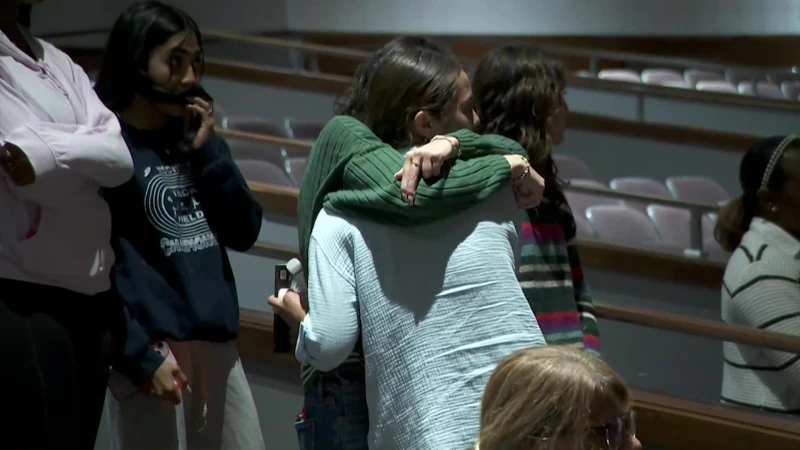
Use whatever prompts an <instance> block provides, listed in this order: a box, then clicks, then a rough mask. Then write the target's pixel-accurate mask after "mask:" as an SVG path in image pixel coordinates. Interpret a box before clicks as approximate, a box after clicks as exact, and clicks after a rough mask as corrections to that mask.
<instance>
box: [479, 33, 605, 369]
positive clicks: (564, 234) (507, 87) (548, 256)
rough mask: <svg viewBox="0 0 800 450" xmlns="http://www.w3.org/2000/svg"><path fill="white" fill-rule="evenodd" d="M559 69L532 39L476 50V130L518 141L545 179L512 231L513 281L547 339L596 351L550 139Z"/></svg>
mask: <svg viewBox="0 0 800 450" xmlns="http://www.w3.org/2000/svg"><path fill="white" fill-rule="evenodd" d="M564 87H565V82H564V69H563V67H562V66H561V65H560V64H558V63H556V62H554V61H548V60H545V59H542V58H541V57H540V56H539V51H538V50H537V49H536V48H533V47H527V46H520V45H509V46H504V47H500V48H498V49H496V50H494V51H492V52H491V53H489V54H488V55H487V56H486V57H484V58H483V59H482V60H481V61H480V62H479V63H478V66H477V68H476V69H475V75H474V76H473V80H472V89H473V92H474V95H475V99H476V103H475V105H476V108H477V111H478V113H479V114H480V116H481V122H480V124H479V125H478V127H477V131H479V132H481V133H497V134H502V135H503V136H506V137H508V138H510V139H514V140H515V141H517V142H519V143H520V144H521V145H522V146H523V147H524V148H525V150H526V152H527V154H528V158H529V159H530V162H531V165H532V166H533V168H534V169H535V170H536V171H537V172H538V173H539V174H541V175H542V176H543V177H544V179H545V183H546V188H545V191H544V197H545V198H544V200H543V201H542V204H541V205H539V206H538V207H537V208H532V209H529V210H528V220H527V221H526V222H524V223H523V225H522V233H521V236H520V243H521V253H522V266H521V267H520V284H521V286H522V289H523V291H524V292H525V297H526V298H527V299H528V302H529V303H530V305H531V309H532V310H533V312H534V314H535V315H536V319H537V321H538V322H539V326H540V327H541V329H542V332H543V333H544V337H545V339H546V340H547V343H548V344H550V345H559V344H563V345H572V346H575V347H578V348H585V349H587V350H588V351H589V352H591V353H593V354H595V356H599V352H600V334H599V330H598V327H597V319H596V318H595V315H594V304H593V303H592V297H591V295H590V293H589V289H588V288H587V286H586V282H585V281H584V277H583V268H582V266H581V260H580V257H579V255H578V247H577V245H576V244H575V235H576V228H577V227H576V225H575V217H574V216H573V215H572V210H571V209H570V207H569V204H568V203H567V198H566V196H565V195H564V191H563V188H562V184H563V183H562V182H561V181H560V180H559V179H558V176H557V175H558V168H557V167H556V164H555V162H554V161H553V147H555V146H557V145H559V144H561V142H562V141H563V139H564V129H565V128H566V117H567V113H568V112H569V107H568V106H567V102H566V100H565V99H564Z"/></svg>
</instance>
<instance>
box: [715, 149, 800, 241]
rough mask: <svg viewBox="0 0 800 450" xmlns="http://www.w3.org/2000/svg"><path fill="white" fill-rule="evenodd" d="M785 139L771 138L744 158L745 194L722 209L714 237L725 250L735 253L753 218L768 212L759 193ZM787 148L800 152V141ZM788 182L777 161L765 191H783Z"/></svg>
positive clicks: (741, 168) (742, 178) (741, 177)
mask: <svg viewBox="0 0 800 450" xmlns="http://www.w3.org/2000/svg"><path fill="white" fill-rule="evenodd" d="M785 140H787V136H772V137H768V138H766V139H764V140H762V141H760V142H758V143H757V144H755V145H753V146H752V147H750V149H749V150H747V153H745V155H744V157H743V158H742V163H741V165H740V166H739V183H740V184H741V185H742V195H740V196H739V197H737V198H735V199H733V200H731V201H729V202H728V203H726V204H725V206H723V207H722V208H720V210H719V217H718V218H717V224H716V226H715V228H714V238H715V239H716V240H717V242H719V245H720V246H721V247H722V248H723V249H724V250H726V251H729V252H732V251H734V250H736V248H737V247H738V246H739V244H741V242H742V237H743V236H744V234H745V233H746V232H747V230H748V229H749V228H750V222H751V221H752V220H753V218H754V217H756V216H760V215H761V214H763V213H764V212H765V211H762V210H761V207H760V205H759V203H758V196H757V194H758V191H759V189H761V182H762V181H763V179H764V173H765V172H766V171H767V166H768V165H769V164H770V160H771V159H772V156H773V155H774V154H775V151H776V150H777V149H778V147H780V146H781V144H782V143H784V141H785ZM785 145H787V146H788V147H787V148H786V151H790V150H791V151H796V150H798V149H800V140H798V139H797V138H792V139H791V140H790V141H788V140H787V142H785ZM786 180H787V176H786V172H785V170H784V169H783V167H782V164H781V161H775V167H774V169H773V170H772V173H771V175H770V177H769V180H768V183H767V186H766V188H767V189H769V190H770V191H773V192H781V191H782V190H783V187H784V185H785V184H786Z"/></svg>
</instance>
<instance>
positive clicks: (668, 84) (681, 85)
mask: <svg viewBox="0 0 800 450" xmlns="http://www.w3.org/2000/svg"><path fill="white" fill-rule="evenodd" d="M661 86H664V87H673V88H679V89H691V88H692V85H691V84H689V83H687V82H685V81H683V80H679V81H664V82H662V83H661Z"/></svg>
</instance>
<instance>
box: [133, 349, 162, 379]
mask: <svg viewBox="0 0 800 450" xmlns="http://www.w3.org/2000/svg"><path fill="white" fill-rule="evenodd" d="M163 363H164V357H163V356H161V354H160V353H158V352H157V351H156V350H155V349H154V348H153V347H152V346H148V349H147V353H145V354H144V356H142V359H140V360H139V361H137V365H136V367H135V368H132V370H131V371H130V372H129V373H127V374H126V375H127V376H128V378H130V380H131V382H132V383H133V384H134V385H135V386H141V385H143V384H145V383H147V382H149V381H150V380H151V379H152V378H153V375H155V373H156V370H158V368H159V367H161V364H163Z"/></svg>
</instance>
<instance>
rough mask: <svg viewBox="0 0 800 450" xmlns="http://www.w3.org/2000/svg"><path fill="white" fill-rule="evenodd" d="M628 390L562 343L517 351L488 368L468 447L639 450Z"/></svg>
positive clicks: (588, 356) (597, 364)
mask: <svg viewBox="0 0 800 450" xmlns="http://www.w3.org/2000/svg"><path fill="white" fill-rule="evenodd" d="M641 448H642V444H641V443H640V442H639V440H638V439H636V416H635V413H634V412H633V411H632V410H631V409H630V397H629V392H628V388H627V386H626V385H625V383H624V382H623V381H622V379H621V378H620V377H619V375H618V374H617V373H616V372H614V370H613V369H611V367H609V366H608V364H606V363H605V362H603V361H602V360H600V359H599V358H597V357H595V356H592V355H591V354H589V353H588V352H585V351H582V350H578V349H575V348H573V347H570V346H555V345H551V346H546V347H536V348H529V349H525V350H520V351H517V352H516V353H513V354H512V355H511V356H509V357H508V358H506V359H505V360H504V361H502V362H501V363H500V364H499V365H498V366H497V368H496V369H495V371H494V373H493V374H492V376H491V377H490V378H489V382H488V383H487V384H486V390H485V391H484V394H483V402H482V405H481V423H480V434H479V438H478V442H477V443H476V445H475V447H474V450H641Z"/></svg>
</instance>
